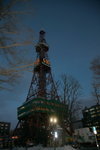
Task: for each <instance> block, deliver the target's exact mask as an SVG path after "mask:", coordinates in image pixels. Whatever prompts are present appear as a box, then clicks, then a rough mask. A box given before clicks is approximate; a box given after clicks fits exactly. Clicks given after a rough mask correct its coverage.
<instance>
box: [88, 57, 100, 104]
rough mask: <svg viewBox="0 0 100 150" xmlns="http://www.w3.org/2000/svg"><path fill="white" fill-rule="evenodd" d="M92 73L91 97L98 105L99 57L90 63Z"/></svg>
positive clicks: (99, 101)
mask: <svg viewBox="0 0 100 150" xmlns="http://www.w3.org/2000/svg"><path fill="white" fill-rule="evenodd" d="M90 69H91V70H92V72H93V82H92V87H93V92H92V94H93V96H94V98H95V100H96V103H97V104H100V56H98V57H96V58H95V59H94V60H93V61H92V62H91V68H90Z"/></svg>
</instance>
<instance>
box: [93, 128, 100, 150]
mask: <svg viewBox="0 0 100 150" xmlns="http://www.w3.org/2000/svg"><path fill="white" fill-rule="evenodd" d="M92 128H93V133H94V135H95V140H96V145H97V148H98V150H99V144H98V140H97V136H96V135H97V130H96V127H92Z"/></svg>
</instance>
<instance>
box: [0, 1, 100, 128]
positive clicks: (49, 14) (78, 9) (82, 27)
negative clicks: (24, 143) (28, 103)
mask: <svg viewBox="0 0 100 150" xmlns="http://www.w3.org/2000/svg"><path fill="white" fill-rule="evenodd" d="M23 7H24V6H23ZM15 9H20V5H16V6H15ZM31 10H32V12H33V14H28V17H26V16H25V15H24V16H22V25H21V26H20V28H22V29H21V30H22V31H23V27H24V26H26V27H27V28H28V27H29V28H30V29H32V30H33V32H32V33H33V35H32V37H33V38H32V39H31V40H32V41H33V45H32V44H31V45H29V46H26V47H25V48H26V49H27V50H28V51H29V53H30V54H29V57H30V58H31V59H32V58H33V61H34V59H35V57H36V53H35V47H34V45H35V44H36V43H37V42H38V38H39V31H40V30H41V29H44V30H45V31H46V41H47V43H48V45H49V47H50V48H49V59H50V61H51V66H52V73H53V75H54V76H55V78H56V79H59V78H60V76H61V74H63V73H66V74H68V75H72V76H73V77H74V78H76V79H77V80H78V81H79V82H80V84H81V86H82V91H83V94H82V97H81V101H82V103H83V104H84V105H87V106H89V105H91V104H93V100H92V96H91V91H92V88H91V83H92V72H91V70H90V62H91V61H92V60H93V59H94V58H95V57H96V56H98V55H100V1H99V0H33V1H32V2H31V7H30V11H31ZM23 35H25V36H26V38H27V34H25V33H24V32H22V33H21V39H23V38H24V36H23ZM31 78H32V73H31V72H30V73H26V72H25V73H24V74H23V78H22V79H20V82H19V83H18V84H17V85H16V86H15V87H13V90H12V91H11V92H8V91H1V92H0V95H1V96H0V97H1V98H0V121H8V122H11V123H12V127H15V125H16V123H17V107H18V106H20V105H21V104H22V103H23V102H24V101H25V100H26V96H27V93H28V89H29V86H30V82H31Z"/></svg>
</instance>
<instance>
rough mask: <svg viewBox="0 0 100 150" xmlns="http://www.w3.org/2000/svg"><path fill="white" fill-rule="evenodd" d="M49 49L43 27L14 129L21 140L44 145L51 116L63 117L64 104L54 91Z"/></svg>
mask: <svg viewBox="0 0 100 150" xmlns="http://www.w3.org/2000/svg"><path fill="white" fill-rule="evenodd" d="M48 50H49V46H48V44H47V43H46V40H45V32H44V31H43V30H42V31H40V34H39V42H38V43H37V45H36V53H37V58H36V61H35V62H34V70H33V77H32V81H31V85H30V88H29V92H28V95H27V98H26V101H25V102H24V103H23V105H21V106H20V107H18V120H19V123H18V125H17V127H16V129H15V132H14V134H15V135H18V138H19V140H21V143H24V144H25V143H27V142H28V141H31V142H32V143H35V144H39V143H40V144H43V145H47V143H48V141H49V139H48V138H49V135H50V131H49V130H50V116H52V115H53V116H57V118H58V120H60V118H62V119H63V117H64V113H65V105H64V104H63V103H61V102H60V100H59V97H58V95H57V91H56V88H55V84H54V81H53V78H52V74H51V65H50V61H49V59H48V54H47V53H48ZM59 123H60V121H59Z"/></svg>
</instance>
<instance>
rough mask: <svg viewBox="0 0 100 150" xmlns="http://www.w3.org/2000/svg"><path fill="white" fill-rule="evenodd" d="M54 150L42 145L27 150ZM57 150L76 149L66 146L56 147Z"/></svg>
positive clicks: (18, 149) (17, 149)
mask: <svg viewBox="0 0 100 150" xmlns="http://www.w3.org/2000/svg"><path fill="white" fill-rule="evenodd" d="M33 149H34V150H54V147H53V148H50V147H47V148H44V147H42V146H41V145H40V146H36V147H30V148H27V150H33ZM13 150H26V148H14V149H13ZM55 150H76V149H75V148H73V147H71V146H70V145H67V146H64V147H55Z"/></svg>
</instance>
